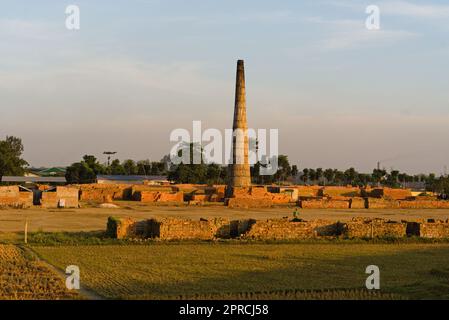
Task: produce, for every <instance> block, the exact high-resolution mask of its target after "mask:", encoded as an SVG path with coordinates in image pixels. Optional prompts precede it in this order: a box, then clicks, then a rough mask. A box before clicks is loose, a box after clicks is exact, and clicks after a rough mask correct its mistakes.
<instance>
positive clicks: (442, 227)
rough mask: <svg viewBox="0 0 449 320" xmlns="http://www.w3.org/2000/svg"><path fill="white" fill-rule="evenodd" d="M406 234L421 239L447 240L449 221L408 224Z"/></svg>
mask: <svg viewBox="0 0 449 320" xmlns="http://www.w3.org/2000/svg"><path fill="white" fill-rule="evenodd" d="M407 234H409V235H414V236H418V237H423V238H449V221H448V220H446V221H441V220H436V221H435V220H432V219H429V220H428V221H421V222H408V223H407Z"/></svg>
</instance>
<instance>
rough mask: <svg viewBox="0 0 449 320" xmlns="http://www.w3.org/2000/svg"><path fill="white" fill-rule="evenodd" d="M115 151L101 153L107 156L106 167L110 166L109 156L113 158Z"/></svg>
mask: <svg viewBox="0 0 449 320" xmlns="http://www.w3.org/2000/svg"><path fill="white" fill-rule="evenodd" d="M116 153H117V152H116V151H105V152H103V154H106V155H107V156H108V167H109V166H110V165H111V163H110V162H111V156H113V155H114V154H116Z"/></svg>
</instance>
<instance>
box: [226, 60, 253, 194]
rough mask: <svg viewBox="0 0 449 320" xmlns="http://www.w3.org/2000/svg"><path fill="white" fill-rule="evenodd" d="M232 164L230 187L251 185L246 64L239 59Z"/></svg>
mask: <svg viewBox="0 0 449 320" xmlns="http://www.w3.org/2000/svg"><path fill="white" fill-rule="evenodd" d="M232 129H233V132H234V136H233V139H232V164H231V165H230V181H229V184H228V187H229V188H228V189H230V190H229V191H231V190H232V189H233V188H234V187H236V188H240V187H250V186H251V173H250V169H249V161H248V124H247V121H246V92H245V66H244V62H243V60H239V61H237V79H236V86H235V107H234V123H233V126H232Z"/></svg>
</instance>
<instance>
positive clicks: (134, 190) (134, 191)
mask: <svg viewBox="0 0 449 320" xmlns="http://www.w3.org/2000/svg"><path fill="white" fill-rule="evenodd" d="M173 189H174V188H172V187H171V186H151V185H143V184H142V185H133V186H132V187H131V191H130V195H131V199H133V200H137V201H140V192H142V191H145V192H146V191H149V192H157V191H158V192H162V193H171V192H173V191H176V190H173Z"/></svg>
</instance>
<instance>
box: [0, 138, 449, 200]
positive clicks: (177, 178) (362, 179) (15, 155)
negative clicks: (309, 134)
mask: <svg viewBox="0 0 449 320" xmlns="http://www.w3.org/2000/svg"><path fill="white" fill-rule="evenodd" d="M194 148H195V147H194V146H193V145H190V146H188V147H185V148H184V149H182V150H180V151H179V152H180V155H181V154H182V153H183V152H190V153H191V154H192V153H193V150H194ZM23 151H24V147H23V144H22V140H21V139H20V138H17V137H13V136H7V137H6V139H4V140H0V178H2V177H3V176H6V175H16V176H22V175H24V174H25V173H26V171H27V167H28V162H27V161H26V160H24V159H23V158H22V155H23ZM200 152H201V153H202V150H201V151H200ZM191 159H193V157H191ZM202 159H203V158H202ZM261 166H263V164H261V163H259V162H258V163H256V164H255V165H254V166H252V167H251V176H252V182H253V183H255V184H285V183H286V182H288V183H302V184H308V185H313V184H317V185H323V186H325V185H332V186H343V185H352V186H368V185H371V186H377V185H378V186H387V187H392V188H398V187H404V186H405V187H407V185H410V184H411V183H421V184H423V185H425V187H426V190H427V191H434V192H441V193H445V194H449V177H448V176H445V175H441V176H437V175H435V174H433V173H430V174H417V175H409V174H407V173H404V172H400V171H398V170H391V171H390V172H388V171H386V170H385V169H374V170H373V171H372V172H371V173H360V172H357V170H355V169H354V168H349V169H347V170H344V171H341V170H338V169H332V168H327V169H323V168H315V169H314V168H304V169H303V170H301V171H299V170H298V166H297V165H291V164H290V162H289V160H288V156H286V155H279V157H278V170H277V171H276V173H275V174H274V175H270V176H264V175H260V173H259V169H260V168H261ZM102 174H103V175H161V176H167V177H168V179H169V180H171V181H174V182H176V183H195V184H225V183H226V182H227V181H228V176H229V170H228V167H227V166H222V165H218V164H214V163H204V161H201V164H193V163H192V162H190V163H180V164H178V165H174V164H173V163H171V161H170V157H169V156H168V155H167V156H165V157H164V158H163V159H161V160H160V161H149V160H141V161H134V160H131V159H127V160H124V161H120V160H118V159H115V160H113V161H112V162H111V163H110V164H102V163H100V162H99V161H98V159H97V158H96V157H95V156H93V155H85V156H84V157H83V158H82V160H81V161H79V162H76V163H73V164H72V165H71V166H69V167H68V168H67V169H66V179H67V181H68V182H69V183H92V182H95V181H96V178H97V175H102Z"/></svg>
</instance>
